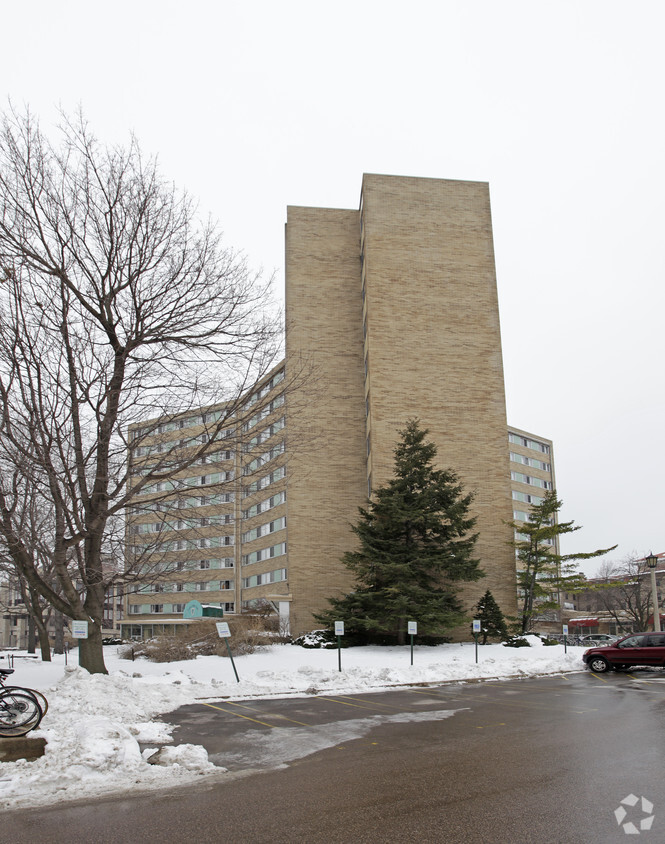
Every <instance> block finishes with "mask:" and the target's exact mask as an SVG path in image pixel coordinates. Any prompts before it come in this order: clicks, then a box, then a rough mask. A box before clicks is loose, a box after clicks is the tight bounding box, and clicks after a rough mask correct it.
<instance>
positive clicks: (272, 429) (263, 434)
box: [245, 416, 286, 451]
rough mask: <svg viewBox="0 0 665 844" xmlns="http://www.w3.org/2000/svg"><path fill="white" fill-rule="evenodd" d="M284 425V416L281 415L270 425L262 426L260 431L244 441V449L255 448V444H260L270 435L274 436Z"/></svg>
mask: <svg viewBox="0 0 665 844" xmlns="http://www.w3.org/2000/svg"><path fill="white" fill-rule="evenodd" d="M285 426H286V417H285V416H282V418H281V419H278V420H277V421H276V422H273V423H272V425H268V427H267V428H264V429H263V430H262V431H259V433H258V434H256V435H255V436H253V437H252V438H251V440H249V441H248V442H247V443H245V451H251V450H252V449H253V448H256V446H257V445H261V443H264V442H266V440H269V439H270V437H274V436H275V434H276V433H278V432H279V431H281V430H282V429H283V428H284V427H285Z"/></svg>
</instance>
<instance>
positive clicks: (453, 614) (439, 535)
mask: <svg viewBox="0 0 665 844" xmlns="http://www.w3.org/2000/svg"><path fill="white" fill-rule="evenodd" d="M427 433H428V432H427V431H423V430H421V429H420V427H419V423H418V421H417V420H410V421H409V422H408V423H407V425H406V428H405V429H404V430H403V431H400V435H401V441H400V442H399V443H398V445H397V447H396V448H395V470H394V477H393V479H392V480H390V481H389V482H388V484H387V486H384V487H381V488H380V489H377V490H374V492H373V500H372V501H370V502H369V504H368V505H367V507H366V508H359V512H360V519H359V521H358V523H357V524H356V525H355V526H352V530H353V532H354V533H355V535H356V536H357V537H358V540H359V542H360V549H359V550H358V551H352V552H348V553H346V554H345V555H344V557H343V558H342V561H343V562H344V564H345V565H346V567H347V568H348V569H350V570H351V571H352V572H353V573H354V574H355V577H356V581H357V586H356V589H355V591H354V592H352V593H351V594H349V595H346V596H344V597H342V598H338V599H330V604H331V606H332V609H331V610H328V611H327V612H324V613H322V614H321V615H319V616H317V620H318V621H319V622H321V623H324V624H326V625H330V626H331V625H332V622H333V621H335V620H337V619H339V620H342V619H343V620H344V621H345V623H346V629H347V631H348V632H349V633H351V634H354V633H355V634H360V635H361V636H362V637H363V638H364V639H366V640H372V639H377V638H384V639H385V638H386V637H387V638H389V639H396V640H397V642H398V643H399V644H403V643H404V641H405V640H406V624H407V621H408V620H413V621H417V622H418V633H419V634H424V635H432V636H440V635H442V634H443V633H444V631H445V630H446V629H448V628H450V627H454V626H456V625H458V624H461V623H462V622H463V621H464V620H465V617H464V612H463V610H462V606H461V603H460V601H459V599H458V597H457V591H458V588H457V586H456V584H457V583H459V582H462V581H471V580H477V579H478V578H479V577H482V576H483V574H484V573H483V572H482V571H481V569H480V568H479V563H478V560H476V559H474V558H473V557H472V554H473V550H474V546H475V542H476V539H477V534H475V533H471V531H472V530H473V527H474V525H475V522H476V519H475V518H473V517H470V516H469V515H468V511H469V507H470V505H471V501H472V497H473V496H472V495H471V494H466V495H464V494H463V491H462V485H461V484H460V482H459V479H458V476H457V475H456V474H455V472H453V471H451V470H445V471H441V470H437V469H434V468H433V466H432V461H433V459H434V457H435V455H436V446H435V445H434V444H433V443H428V442H425V437H426V435H427Z"/></svg>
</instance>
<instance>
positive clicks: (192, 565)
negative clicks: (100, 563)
mask: <svg viewBox="0 0 665 844" xmlns="http://www.w3.org/2000/svg"><path fill="white" fill-rule="evenodd" d="M234 565H235V560H234V558H233V557H217V558H215V559H206V560H177V561H176V562H175V563H174V562H169V563H164V562H161V563H154V564H152V565H148V566H146V570H145V575H146V576H149V575H154V574H156V573H157V572H164V573H168V572H171V573H172V572H177V571H180V572H182V571H198V570H201V569H203V570H207V569H232V568H233V567H234ZM140 589H141V586H140V585H139V584H138V583H134V584H129V585H128V586H127V592H138V591H139V590H140Z"/></svg>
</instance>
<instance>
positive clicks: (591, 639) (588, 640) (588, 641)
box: [580, 633, 619, 648]
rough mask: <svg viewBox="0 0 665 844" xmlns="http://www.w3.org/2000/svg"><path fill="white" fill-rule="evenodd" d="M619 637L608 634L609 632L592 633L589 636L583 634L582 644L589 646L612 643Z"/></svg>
mask: <svg viewBox="0 0 665 844" xmlns="http://www.w3.org/2000/svg"><path fill="white" fill-rule="evenodd" d="M618 638H619V637H618V636H608V635H607V633H591V635H589V636H582V638H581V639H580V645H586V646H587V648H591V647H593V646H594V645H596V646H597V645H612V644H614V642H616V640H617V639H618Z"/></svg>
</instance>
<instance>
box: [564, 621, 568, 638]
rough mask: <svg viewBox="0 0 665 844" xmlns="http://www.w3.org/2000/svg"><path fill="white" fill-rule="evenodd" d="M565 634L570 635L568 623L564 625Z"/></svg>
mask: <svg viewBox="0 0 665 844" xmlns="http://www.w3.org/2000/svg"><path fill="white" fill-rule="evenodd" d="M563 635H564V636H567V635H568V625H567V624H564V625H563Z"/></svg>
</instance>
